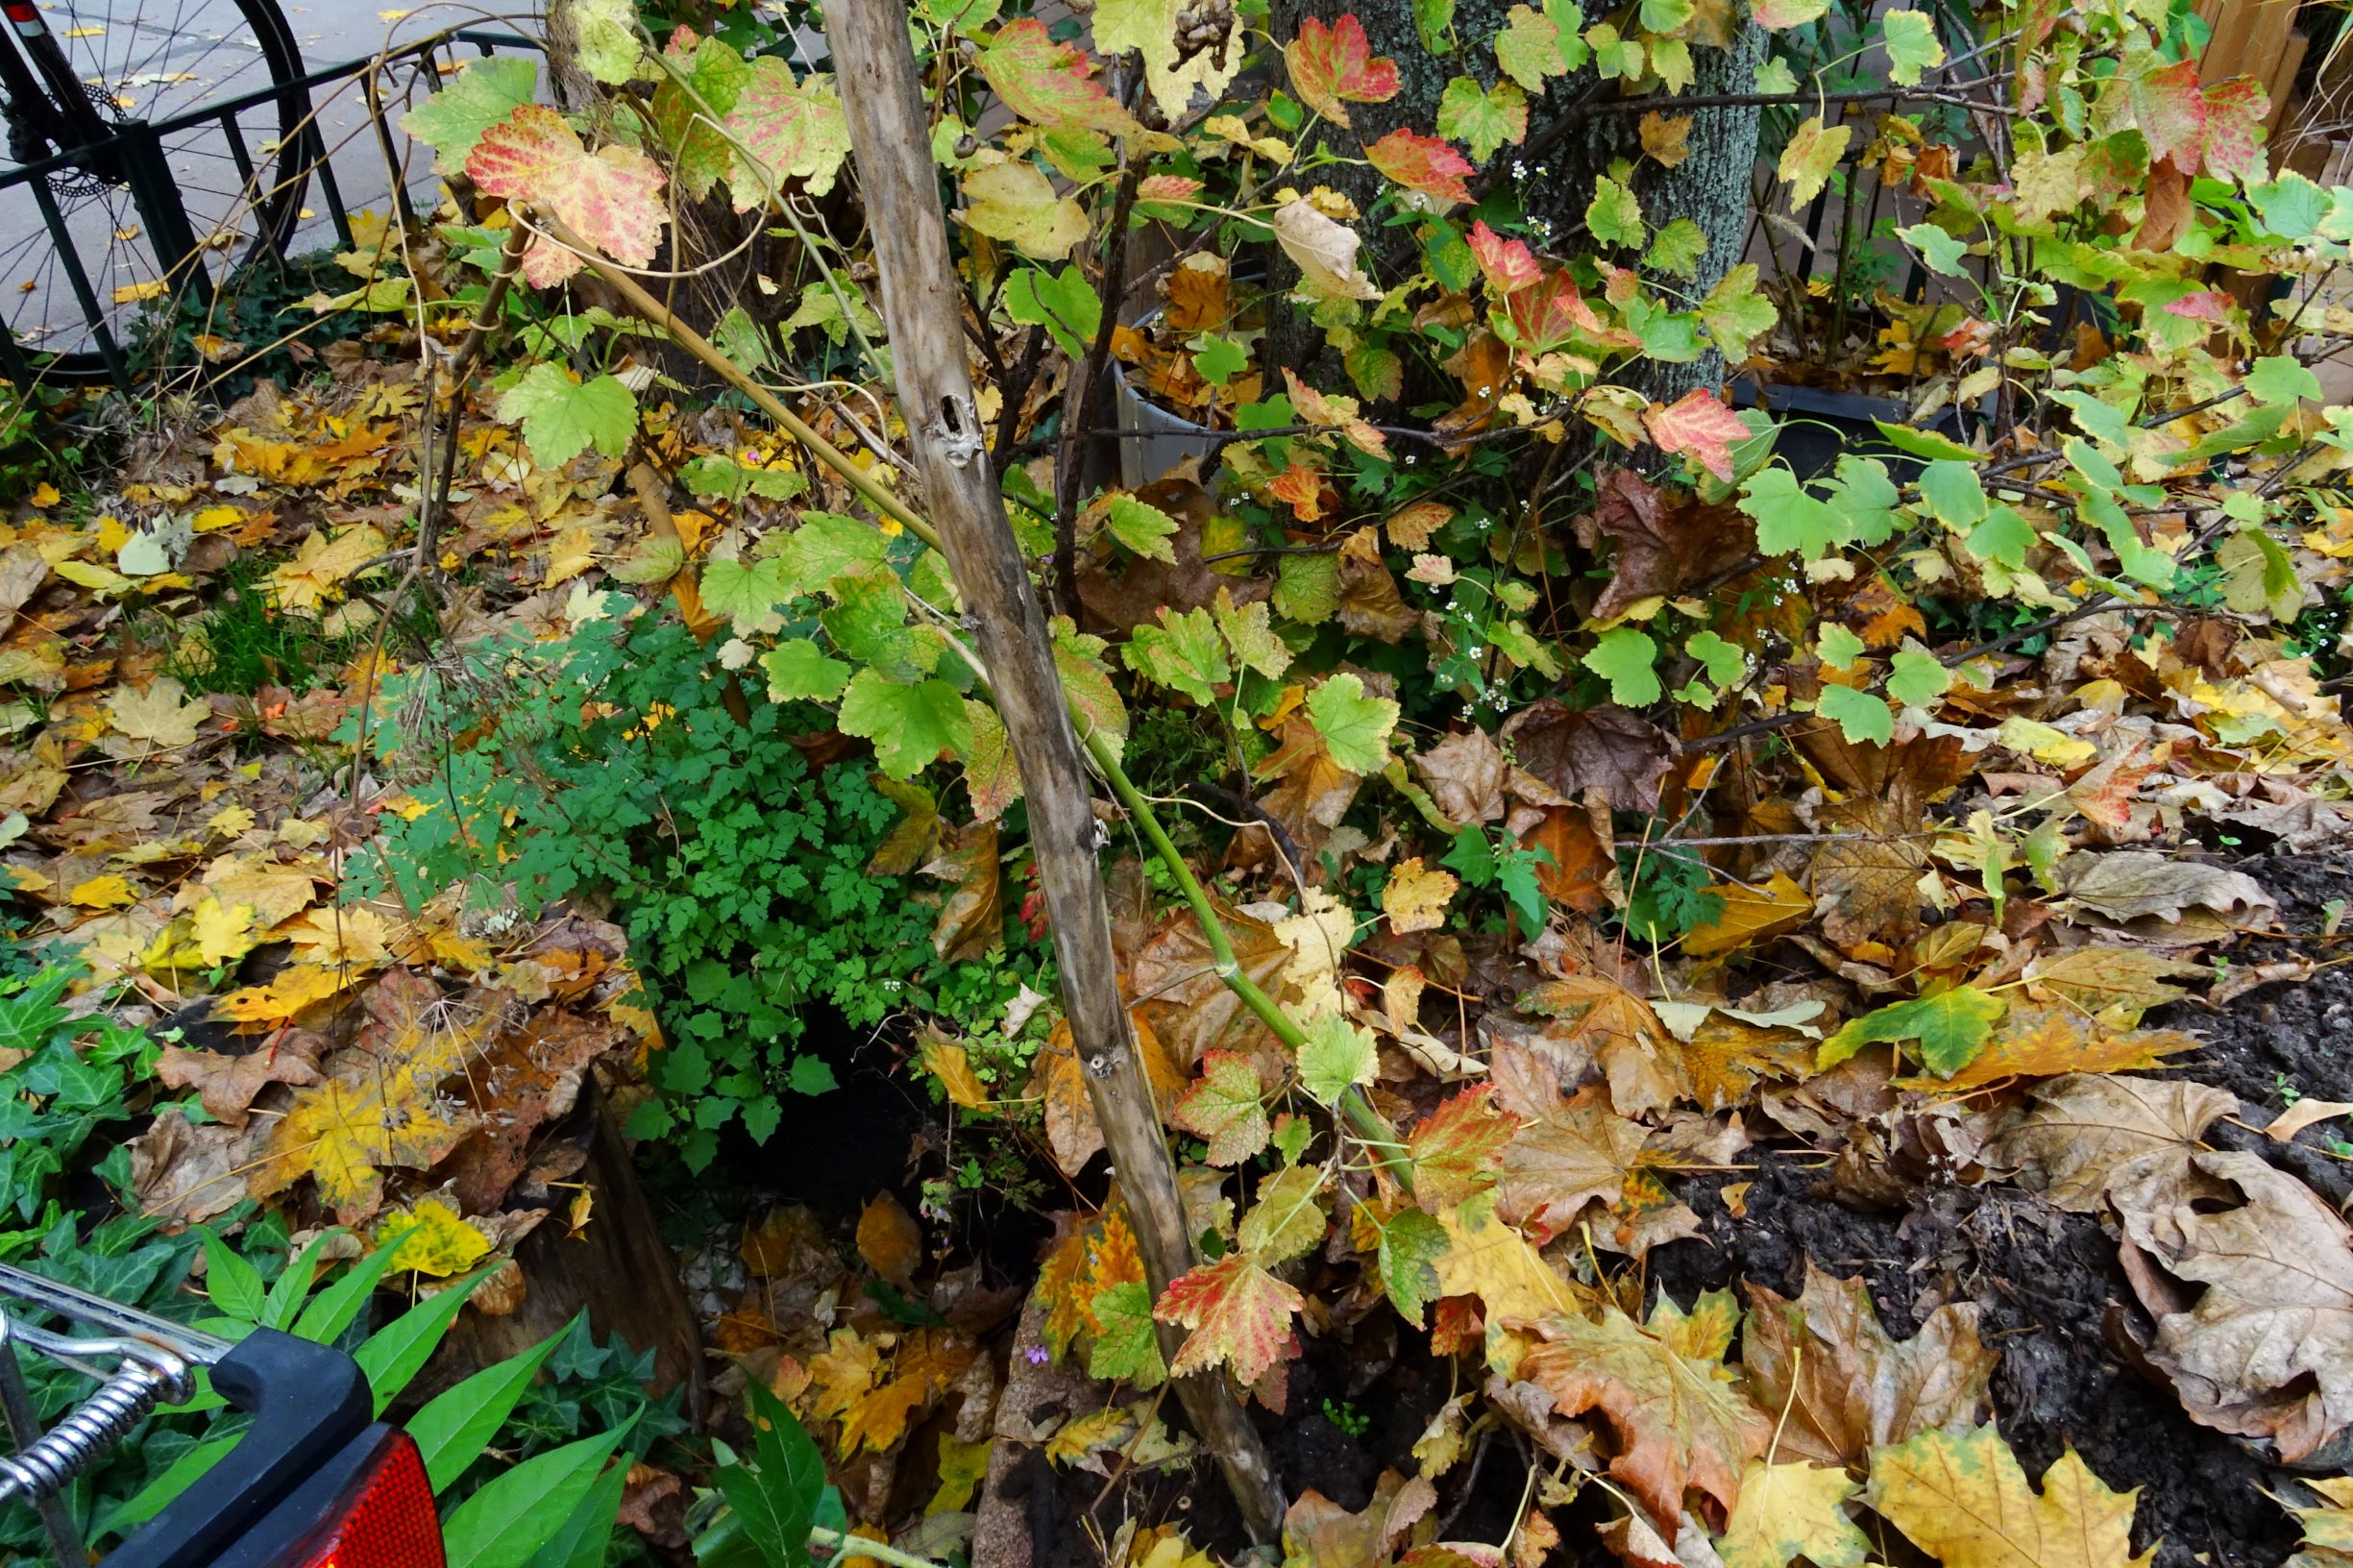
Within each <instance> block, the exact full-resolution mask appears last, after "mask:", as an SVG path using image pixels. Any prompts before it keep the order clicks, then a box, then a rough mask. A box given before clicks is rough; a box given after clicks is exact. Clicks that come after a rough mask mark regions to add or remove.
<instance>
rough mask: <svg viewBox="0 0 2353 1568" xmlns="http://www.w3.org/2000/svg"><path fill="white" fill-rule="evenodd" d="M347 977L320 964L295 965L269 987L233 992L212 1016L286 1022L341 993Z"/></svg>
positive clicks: (215, 1005)
mask: <svg viewBox="0 0 2353 1568" xmlns="http://www.w3.org/2000/svg"><path fill="white" fill-rule="evenodd" d="M348 983H349V982H347V981H346V980H345V978H344V977H343V976H342V975H340V974H337V973H336V972H335V971H334V970H332V969H330V968H324V967H322V966H320V965H317V964H293V965H289V966H287V967H286V968H283V969H282V970H280V971H279V974H278V978H276V979H275V980H272V981H271V982H270V983H269V984H268V985H266V986H247V987H245V988H243V989H242V990H239V991H233V992H230V993H229V994H228V995H226V996H223V997H222V998H221V999H220V1000H219V1001H218V1002H216V1003H214V1004H213V1008H212V1016H213V1017H216V1018H225V1019H227V1020H228V1021H230V1022H231V1023H283V1022H284V1021H285V1020H286V1019H288V1018H290V1017H294V1015H295V1014H297V1013H300V1012H301V1011H302V1010H303V1009H304V1008H306V1007H308V1006H310V1005H311V1004H312V1003H314V1002H323V1001H325V1000H327V998H328V997H330V996H332V995H334V994H335V992H339V991H341V990H342V989H343V988H344V987H345V985H346V984H348Z"/></svg>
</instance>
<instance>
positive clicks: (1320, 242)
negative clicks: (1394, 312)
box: [1269, 197, 1381, 300]
mask: <svg viewBox="0 0 2353 1568" xmlns="http://www.w3.org/2000/svg"><path fill="white" fill-rule="evenodd" d="M1269 222H1270V226H1271V227H1272V228H1273V230H1274V232H1275V243H1276V244H1278V245H1280V246H1282V247H1283V254H1284V255H1286V256H1287V257H1290V258H1291V259H1292V260H1293V261H1295V262H1297V263H1298V265H1299V271H1300V272H1301V274H1302V275H1304V276H1305V278H1306V279H1307V282H1308V284H1309V286H1310V287H1311V288H1312V289H1313V290H1314V291H1315V292H1316V293H1318V294H1322V295H1326V296H1329V297H1331V298H1334V299H1343V300H1377V299H1379V298H1381V288H1380V285H1379V284H1377V283H1375V282H1373V281H1372V280H1371V279H1370V278H1367V277H1365V276H1364V274H1363V273H1362V272H1360V271H1359V270H1358V268H1357V246H1358V244H1359V243H1360V241H1359V239H1358V237H1357V232H1356V231H1355V230H1353V229H1351V228H1349V227H1348V226H1347V225H1346V224H1341V223H1335V222H1333V221H1332V220H1331V219H1330V218H1327V217H1325V216H1324V215H1323V214H1322V213H1321V212H1318V211H1317V210H1315V208H1313V207H1311V206H1310V205H1309V203H1308V201H1307V199H1306V198H1305V197H1300V198H1298V199H1296V200H1293V201H1290V202H1287V203H1285V204H1284V205H1283V206H1282V207H1280V208H1276V209H1275V215H1274V217H1273V218H1272V219H1271V220H1269Z"/></svg>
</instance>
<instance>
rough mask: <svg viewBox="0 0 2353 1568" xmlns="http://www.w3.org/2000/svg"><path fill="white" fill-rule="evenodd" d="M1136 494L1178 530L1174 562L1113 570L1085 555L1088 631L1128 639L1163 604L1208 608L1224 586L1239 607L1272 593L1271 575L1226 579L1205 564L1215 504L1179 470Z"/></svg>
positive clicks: (1148, 559) (1142, 562)
mask: <svg viewBox="0 0 2353 1568" xmlns="http://www.w3.org/2000/svg"><path fill="white" fill-rule="evenodd" d="M1135 496H1136V499H1137V500H1138V501H1140V502H1145V503H1147V504H1148V505H1151V506H1155V507H1157V508H1159V509H1160V510H1161V511H1163V512H1165V513H1166V514H1167V515H1168V516H1170V517H1171V518H1174V519H1175V520H1176V526H1177V531H1176V532H1174V533H1173V534H1170V535H1169V536H1168V545H1169V549H1170V550H1171V551H1173V552H1174V554H1175V556H1176V560H1175V562H1174V563H1173V564H1171V563H1169V562H1165V561H1161V560H1157V559H1155V558H1154V557H1152V556H1149V555H1138V556H1134V557H1132V558H1130V559H1128V560H1126V561H1123V562H1120V563H1118V565H1117V567H1116V568H1114V567H1113V566H1111V565H1108V564H1106V563H1104V562H1102V561H1100V560H1098V559H1097V558H1096V557H1094V556H1093V555H1082V556H1081V557H1080V562H1079V575H1078V597H1079V603H1080V604H1081V605H1082V606H1083V607H1084V608H1085V610H1086V612H1087V619H1088V621H1089V623H1090V625H1088V627H1087V628H1086V629H1088V630H1091V631H1099V632H1107V633H1109V632H1116V633H1119V634H1121V635H1124V634H1126V633H1127V632H1128V631H1129V630H1130V629H1131V628H1133V627H1134V626H1135V625H1137V624H1138V623H1140V622H1147V621H1152V620H1154V619H1156V618H1157V617H1158V615H1159V612H1160V610H1161V608H1162V607H1163V606H1166V607H1167V608H1168V609H1169V610H1171V611H1176V612H1182V611H1185V610H1191V609H1204V608H1207V607H1208V606H1209V605H1210V604H1212V603H1213V602H1214V601H1215V600H1216V598H1217V591H1218V590H1219V589H1220V588H1223V589H1226V590H1228V591H1229V592H1231V593H1232V594H1233V596H1234V602H1235V603H1237V604H1254V603H1257V602H1258V601H1259V600H1263V599H1264V598H1266V596H1267V595H1269V594H1271V593H1273V592H1274V579H1273V578H1271V577H1231V576H1223V575H1221V574H1219V573H1218V572H1217V571H1216V570H1214V569H1213V568H1212V567H1210V566H1208V565H1205V564H1204V563H1203V561H1202V559H1201V556H1202V553H1203V551H1202V545H1201V532H1202V530H1203V529H1204V528H1206V527H1209V525H1210V524H1211V523H1212V522H1213V520H1214V519H1215V518H1216V516H1217V505H1216V502H1213V501H1212V500H1211V499H1210V496H1209V492H1208V491H1206V490H1204V489H1202V488H1201V485H1200V483H1199V482H1198V481H1197V480H1196V479H1193V478H1188V477H1186V476H1185V475H1184V474H1183V473H1182V472H1180V473H1178V474H1173V475H1170V476H1169V477H1167V478H1162V479H1156V480H1154V481H1153V482H1152V483H1150V484H1147V485H1145V486H1144V487H1143V488H1141V489H1140V490H1138V491H1136V492H1135Z"/></svg>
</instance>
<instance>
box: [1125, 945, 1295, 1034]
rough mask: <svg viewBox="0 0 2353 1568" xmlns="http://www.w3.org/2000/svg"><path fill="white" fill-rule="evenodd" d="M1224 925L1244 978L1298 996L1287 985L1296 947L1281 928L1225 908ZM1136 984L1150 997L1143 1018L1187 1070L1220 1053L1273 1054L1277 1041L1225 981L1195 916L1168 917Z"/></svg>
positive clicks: (1133, 975)
mask: <svg viewBox="0 0 2353 1568" xmlns="http://www.w3.org/2000/svg"><path fill="white" fill-rule="evenodd" d="M1217 918H1218V919H1219V920H1220V921H1221V922H1223V924H1224V925H1225V928H1226V931H1227V934H1228V935H1229V936H1230V937H1231V938H1232V939H1233V943H1234V954H1235V958H1236V960H1237V961H1238V963H1239V964H1240V965H1241V967H1242V971H1243V972H1244V973H1246V974H1248V975H1249V976H1250V978H1251V979H1253V980H1255V981H1257V982H1258V983H1259V985H1261V986H1262V987H1263V988H1265V989H1266V990H1267V991H1268V992H1270V993H1271V994H1273V995H1274V997H1275V999H1276V1000H1277V1001H1281V1000H1282V999H1283V998H1284V995H1285V993H1287V992H1288V991H1289V989H1290V988H1289V987H1288V986H1287V985H1286V984H1284V983H1282V975H1283V971H1284V970H1285V969H1287V968H1289V967H1290V963H1291V958H1292V954H1291V949H1290V947H1289V945H1288V944H1287V943H1285V942H1284V940H1283V939H1282V938H1281V937H1280V936H1278V935H1277V934H1276V932H1275V928H1274V927H1273V926H1271V925H1268V924H1267V923H1266V922H1265V921H1264V920H1261V919H1253V918H1251V917H1250V916H1248V915H1244V914H1243V913H1241V911H1239V910H1238V909H1235V908H1234V907H1233V906H1232V905H1229V904H1221V905H1219V906H1218V907H1217ZM1128 984H1129V985H1130V986H1131V987H1132V988H1133V989H1134V992H1135V994H1137V995H1139V996H1142V997H1145V998H1148V999H1147V1000H1144V1001H1141V1002H1139V1003H1138V1004H1137V1005H1136V1014H1137V1016H1138V1017H1140V1018H1142V1019H1143V1020H1144V1021H1146V1022H1148V1023H1149V1024H1150V1025H1151V1026H1152V1032H1153V1034H1154V1035H1155V1036H1157V1037H1158V1039H1159V1041H1160V1042H1161V1044H1162V1045H1163V1046H1164V1047H1165V1049H1166V1051H1167V1052H1168V1054H1169V1056H1170V1057H1171V1058H1172V1059H1173V1060H1174V1062H1175V1063H1176V1064H1177V1065H1178V1066H1183V1067H1189V1066H1191V1064H1193V1063H1195V1062H1198V1061H1200V1060H1201V1057H1202V1055H1203V1054H1204V1053H1205V1052H1208V1051H1212V1050H1219V1049H1223V1050H1239V1051H1248V1050H1252V1049H1257V1048H1261V1047H1265V1048H1269V1049H1271V1048H1272V1047H1271V1042H1272V1041H1273V1040H1274V1036H1273V1035H1271V1034H1269V1033H1267V1031H1266V1026H1265V1025H1264V1024H1262V1023H1261V1022H1260V1021H1259V1019H1258V1017H1257V1015H1256V1014H1253V1013H1250V1012H1248V1011H1246V1010H1245V1009H1244V1008H1243V1007H1242V1005H1241V1004H1240V1002H1238V1000H1236V999H1235V996H1234V993H1233V992H1231V991H1228V990H1227V989H1226V985H1225V982H1224V981H1222V980H1220V979H1218V978H1217V975H1216V972H1215V960H1214V958H1213V955H1212V954H1211V952H1210V949H1209V943H1208V942H1207V940H1206V939H1204V938H1203V937H1202V935H1201V927H1200V926H1199V925H1198V924H1197V923H1195V921H1194V920H1193V918H1192V917H1191V916H1190V915H1189V914H1186V913H1184V912H1182V911H1179V912H1175V913H1172V914H1170V915H1169V916H1168V917H1166V919H1164V922H1163V923H1162V926H1161V928H1160V930H1159V932H1158V933H1157V934H1155V935H1154V936H1153V937H1152V939H1151V940H1150V941H1149V942H1147V943H1144V945H1143V947H1142V949H1141V950H1140V951H1139V952H1138V953H1137V955H1136V958H1135V962H1134V963H1133V964H1132V965H1131V966H1130V968H1129V973H1128ZM1188 1076H1189V1074H1188Z"/></svg>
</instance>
